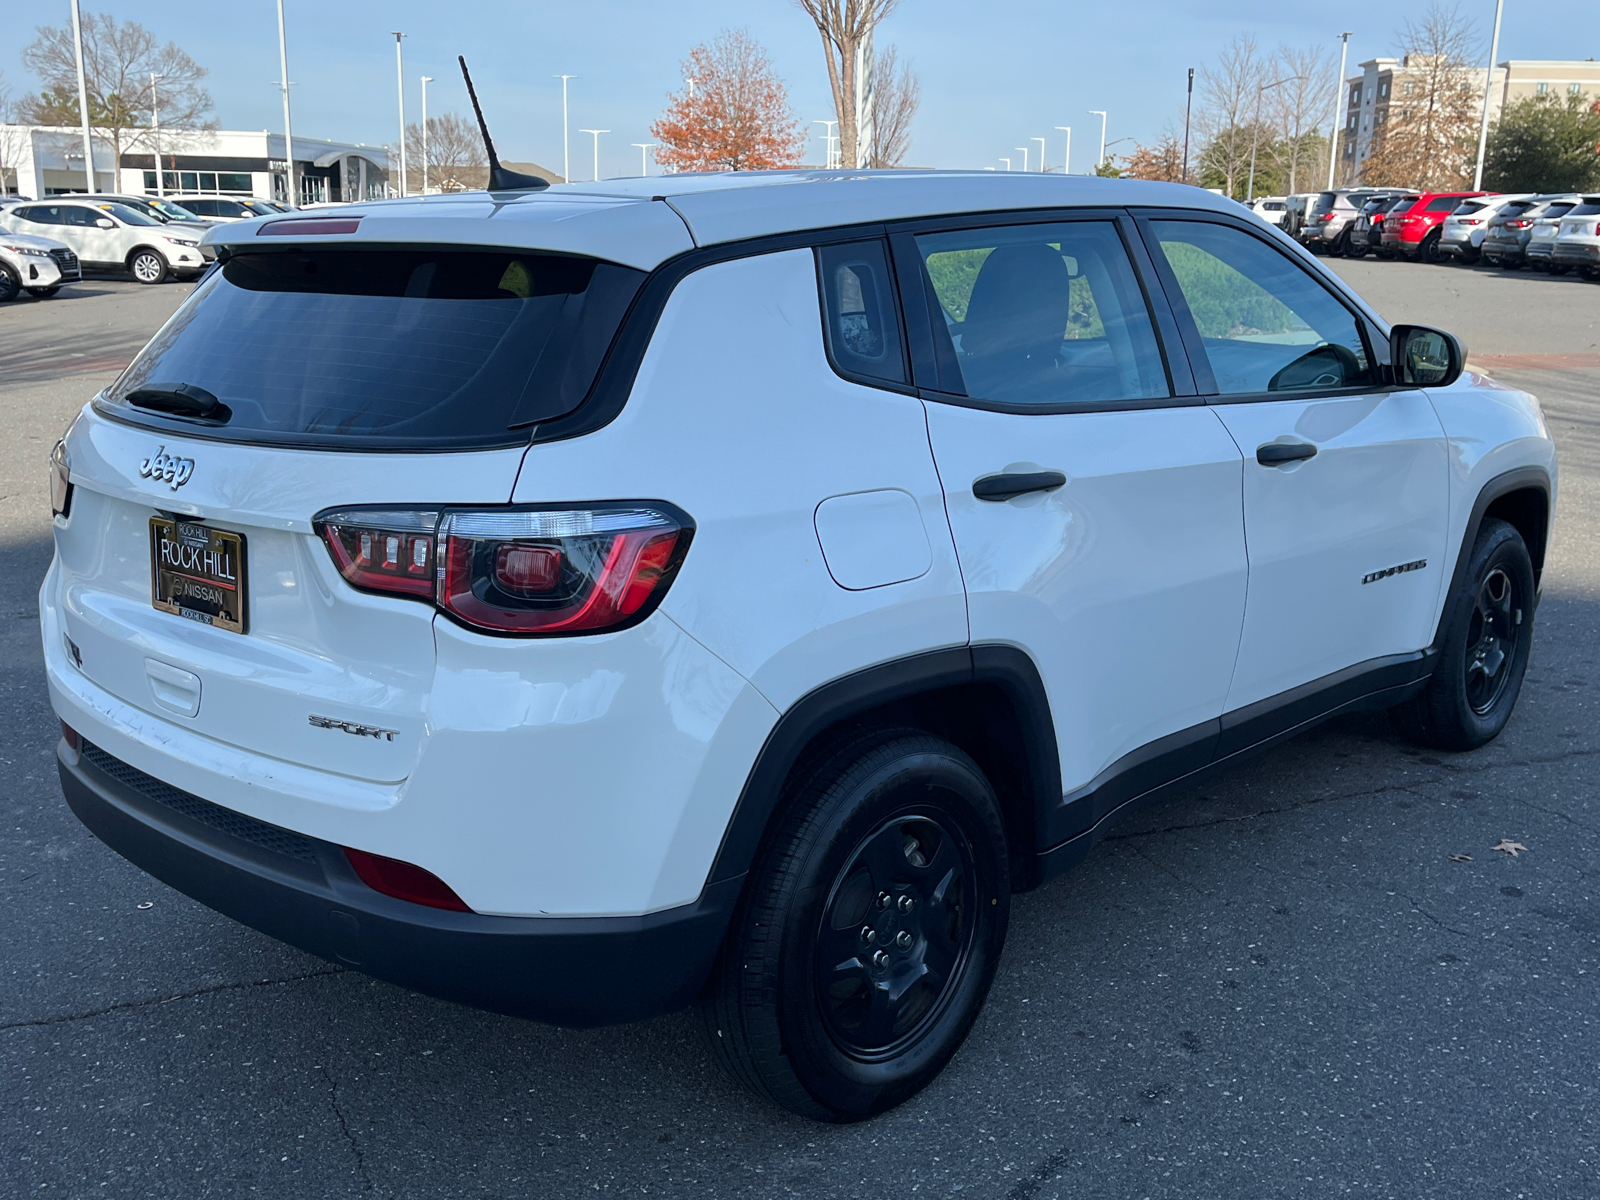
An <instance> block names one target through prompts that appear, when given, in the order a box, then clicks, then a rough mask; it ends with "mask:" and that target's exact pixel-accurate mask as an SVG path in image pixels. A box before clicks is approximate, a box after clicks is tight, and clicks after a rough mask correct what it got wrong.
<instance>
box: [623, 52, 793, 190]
mask: <svg viewBox="0 0 1600 1200" xmlns="http://www.w3.org/2000/svg"><path fill="white" fill-rule="evenodd" d="M683 77H684V81H685V83H686V85H687V86H686V90H685V91H684V92H683V93H681V94H679V93H673V95H672V96H671V99H670V102H669V103H668V105H667V110H666V112H664V113H662V114H661V116H660V118H659V119H658V120H657V121H656V123H655V124H654V125H652V126H650V136H651V137H653V138H655V139H656V140H657V141H658V142H660V143H661V146H660V149H658V150H657V151H656V162H658V163H660V164H661V166H662V168H663V169H665V170H667V171H764V170H771V169H772V168H774V167H792V166H797V165H798V164H799V162H800V155H801V152H802V151H803V150H804V148H805V137H804V134H803V132H802V130H801V128H800V123H799V122H798V121H797V120H795V117H794V112H793V111H792V110H791V109H790V108H789V95H788V93H787V92H786V91H785V90H784V86H783V81H782V80H781V79H779V78H778V76H777V74H776V73H775V72H774V71H773V69H772V61H771V60H770V59H769V58H768V57H767V52H766V51H765V50H763V49H762V48H761V45H760V43H758V42H757V41H756V40H755V39H754V38H752V37H751V36H750V35H749V34H748V33H746V32H745V31H744V30H742V29H724V30H723V31H722V32H721V33H719V34H718V35H717V39H716V41H714V42H712V43H711V44H710V45H709V46H706V45H701V46H696V47H695V48H694V49H693V50H691V51H690V52H689V57H688V58H687V59H686V60H684V63H683Z"/></svg>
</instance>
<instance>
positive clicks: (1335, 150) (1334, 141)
mask: <svg viewBox="0 0 1600 1200" xmlns="http://www.w3.org/2000/svg"><path fill="white" fill-rule="evenodd" d="M1349 53H1350V34H1349V32H1348V31H1347V32H1345V33H1341V34H1340V35H1339V78H1338V81H1337V82H1336V84H1335V86H1334V89H1333V125H1332V126H1331V127H1330V128H1329V130H1328V190H1329V191H1332V190H1333V172H1334V168H1335V167H1337V166H1338V165H1339V101H1340V100H1342V99H1344V63H1345V58H1346V56H1347V55H1349Z"/></svg>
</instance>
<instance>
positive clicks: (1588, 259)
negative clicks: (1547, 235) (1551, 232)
mask: <svg viewBox="0 0 1600 1200" xmlns="http://www.w3.org/2000/svg"><path fill="white" fill-rule="evenodd" d="M1550 257H1551V258H1552V259H1553V260H1555V261H1556V262H1559V263H1588V264H1590V265H1595V264H1600V242H1580V241H1576V240H1570V239H1561V240H1558V241H1557V242H1556V245H1555V249H1554V250H1552V251H1551V252H1550Z"/></svg>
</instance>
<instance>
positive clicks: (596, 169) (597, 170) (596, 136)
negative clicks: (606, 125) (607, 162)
mask: <svg viewBox="0 0 1600 1200" xmlns="http://www.w3.org/2000/svg"><path fill="white" fill-rule="evenodd" d="M578 132H579V133H592V134H594V181H595V182H596V183H599V182H600V135H601V134H602V133H610V132H611V130H609V129H580V130H578Z"/></svg>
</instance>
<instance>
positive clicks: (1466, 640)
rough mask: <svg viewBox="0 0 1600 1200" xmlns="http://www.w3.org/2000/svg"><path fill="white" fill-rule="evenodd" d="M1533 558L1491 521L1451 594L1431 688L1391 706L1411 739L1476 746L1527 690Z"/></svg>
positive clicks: (1500, 725) (1439, 745)
mask: <svg viewBox="0 0 1600 1200" xmlns="http://www.w3.org/2000/svg"><path fill="white" fill-rule="evenodd" d="M1533 588H1534V584H1533V562H1532V560H1531V559H1530V558H1529V557H1528V547H1527V545H1526V544H1525V543H1524V542H1523V540H1522V535H1521V534H1520V533H1518V532H1517V531H1516V529H1514V528H1513V527H1512V526H1510V525H1508V524H1507V523H1506V522H1504V521H1499V520H1494V519H1490V520H1487V521H1485V522H1484V523H1483V528H1482V529H1480V530H1479V531H1478V540H1477V541H1476V542H1475V543H1474V544H1473V547H1472V553H1471V555H1470V556H1469V557H1468V560H1467V569H1466V572H1465V574H1463V575H1462V577H1461V588H1460V590H1459V591H1457V592H1456V593H1455V594H1454V595H1452V596H1451V597H1450V607H1449V610H1448V612H1449V615H1448V617H1447V621H1448V624H1447V626H1446V628H1445V636H1444V644H1443V645H1442V646H1441V647H1440V651H1439V658H1438V662H1437V663H1436V664H1435V666H1434V669H1433V676H1432V678H1430V679H1429V680H1428V686H1427V688H1426V689H1425V690H1424V691H1423V692H1422V693H1421V694H1419V695H1418V696H1416V697H1415V698H1413V699H1411V700H1408V701H1406V702H1405V703H1404V704H1400V705H1397V706H1396V707H1394V708H1392V709H1390V714H1391V716H1392V717H1393V719H1394V724H1395V726H1396V728H1397V729H1398V730H1399V731H1400V733H1401V734H1403V735H1404V736H1405V737H1407V738H1408V739H1410V740H1411V741H1413V742H1416V743H1418V744H1419V745H1423V746H1431V747H1434V748H1436V749H1439V750H1476V749H1477V748H1478V747H1479V746H1482V745H1485V744H1487V743H1488V742H1490V741H1493V740H1494V738H1496V737H1497V736H1499V733H1500V731H1501V730H1502V729H1504V728H1505V726H1506V722H1507V721H1509V720H1510V719H1511V710H1512V709H1514V708H1515V707H1516V704H1517V696H1518V695H1519V694H1520V693H1521V691H1522V676H1523V672H1524V671H1526V670H1527V667H1528V651H1529V649H1530V648H1531V647H1532V645H1533V599H1534V591H1533Z"/></svg>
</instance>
